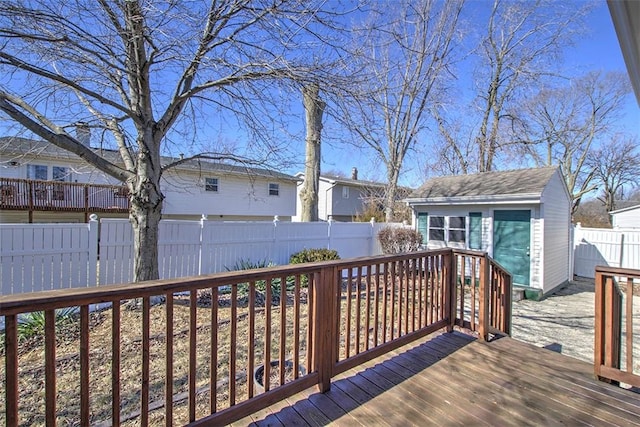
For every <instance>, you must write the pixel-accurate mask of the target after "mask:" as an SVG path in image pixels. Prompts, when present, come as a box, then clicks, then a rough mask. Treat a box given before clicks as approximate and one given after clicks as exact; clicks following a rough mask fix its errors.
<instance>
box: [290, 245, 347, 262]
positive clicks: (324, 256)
mask: <svg viewBox="0 0 640 427" xmlns="http://www.w3.org/2000/svg"><path fill="white" fill-rule="evenodd" d="M336 259H340V256H339V255H338V251H335V250H333V249H323V248H317V249H303V250H301V251H300V252H296V253H295V254H293V255H291V257H290V258H289V263H290V264H303V263H305V262H317V261H332V260H336Z"/></svg>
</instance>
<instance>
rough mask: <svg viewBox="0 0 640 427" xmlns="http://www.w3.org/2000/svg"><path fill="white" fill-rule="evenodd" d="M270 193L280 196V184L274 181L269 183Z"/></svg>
mask: <svg viewBox="0 0 640 427" xmlns="http://www.w3.org/2000/svg"><path fill="white" fill-rule="evenodd" d="M269 195H270V196H279V195H280V184H276V183H273V182H270V183H269Z"/></svg>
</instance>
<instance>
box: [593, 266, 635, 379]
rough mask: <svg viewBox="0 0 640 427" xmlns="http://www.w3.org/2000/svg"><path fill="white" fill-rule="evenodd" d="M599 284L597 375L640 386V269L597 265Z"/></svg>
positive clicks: (596, 303) (596, 334)
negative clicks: (637, 347) (637, 296)
mask: <svg viewBox="0 0 640 427" xmlns="http://www.w3.org/2000/svg"><path fill="white" fill-rule="evenodd" d="M634 282H635V283H634ZM595 285H596V301H595V346H594V368H595V375H596V376H597V377H598V378H600V379H602V380H606V381H615V382H619V383H625V384H629V385H632V386H635V387H640V364H638V363H637V361H636V366H635V367H634V358H635V357H640V355H639V354H637V353H636V354H635V355H634V342H633V339H634V329H633V318H634V307H633V302H634V301H633V300H634V297H633V295H634V286H635V287H636V289H637V288H639V287H640V270H631V269H626V268H611V267H596V280H595ZM636 292H637V291H636ZM636 308H637V307H636ZM636 318H637V315H636ZM637 328H638V327H637V325H636V330H637ZM635 335H636V338H637V332H636V334H635ZM636 344H637V343H636ZM634 356H635V357H634ZM623 359H624V362H625V363H624V364H622V363H621V362H622V360H623ZM636 360H637V359H636Z"/></svg>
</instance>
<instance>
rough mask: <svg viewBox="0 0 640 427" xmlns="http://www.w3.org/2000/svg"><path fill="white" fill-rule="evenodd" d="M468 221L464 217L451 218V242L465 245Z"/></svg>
mask: <svg viewBox="0 0 640 427" xmlns="http://www.w3.org/2000/svg"><path fill="white" fill-rule="evenodd" d="M465 222H466V219H465V217H463V216H451V217H449V239H448V241H449V242H456V243H464V242H465V237H466V234H467V232H466V224H465Z"/></svg>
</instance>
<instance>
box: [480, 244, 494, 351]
mask: <svg viewBox="0 0 640 427" xmlns="http://www.w3.org/2000/svg"><path fill="white" fill-rule="evenodd" d="M489 270H490V266H489V256H488V255H486V254H485V256H483V257H482V258H480V289H479V293H480V301H479V305H480V307H479V310H478V323H479V325H478V332H479V334H480V339H481V340H483V341H488V340H489V316H490V313H489V288H490V287H491V285H490V280H491V276H490V271H489Z"/></svg>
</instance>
